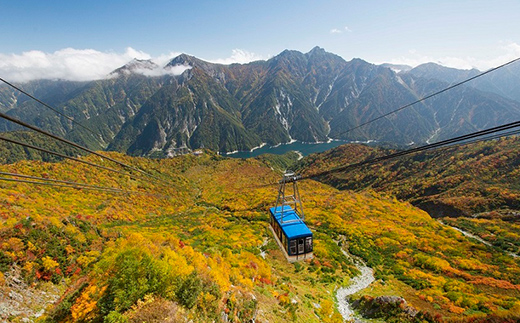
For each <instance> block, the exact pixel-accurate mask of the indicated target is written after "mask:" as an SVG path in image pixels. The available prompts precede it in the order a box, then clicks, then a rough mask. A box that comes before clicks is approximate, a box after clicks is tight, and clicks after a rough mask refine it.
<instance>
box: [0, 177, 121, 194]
mask: <svg viewBox="0 0 520 323" xmlns="http://www.w3.org/2000/svg"><path fill="white" fill-rule="evenodd" d="M0 175H4V176H13V177H20V178H27V179H33V180H40V181H45V182H52V183H60V184H67V185H72V186H76V187H78V188H83V187H85V188H91V189H97V190H103V191H115V192H120V193H124V192H126V191H125V190H122V189H119V188H115V187H107V186H98V185H90V184H85V183H78V182H74V181H63V180H58V179H53V178H45V177H38V176H31V175H25V174H18V173H8V172H0Z"/></svg>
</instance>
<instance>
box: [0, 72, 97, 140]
mask: <svg viewBox="0 0 520 323" xmlns="http://www.w3.org/2000/svg"><path fill="white" fill-rule="evenodd" d="M0 81H2V82H4V83H5V84H7V85H9V86H10V87H12V88H13V89H16V90H18V91H20V92H21V93H23V94H25V95H27V96H28V97H30V98H31V99H33V100H34V101H36V102H38V103H40V104H41V105H43V106H44V107H46V108H48V109H50V110H52V111H54V112H55V113H56V114H59V115H60V116H62V117H64V118H65V119H67V120H69V121H71V122H72V123H74V124H75V125H78V126H80V127H81V128H83V129H85V130H88V131H89V132H90V133H92V134H94V135H97V134H96V133H95V132H94V131H93V130H92V129H90V128H88V127H87V126H84V125H83V124H81V123H79V122H77V121H76V120H74V119H73V118H71V117H69V116H67V115H65V114H64V113H61V112H60V111H58V110H57V109H55V108H53V107H51V106H50V105H48V104H47V103H45V102H43V101H41V100H40V99H38V98H35V97H34V96H32V95H31V94H29V93H27V92H26V91H24V90H22V89H21V88H19V87H17V86H16V85H14V84H11V83H9V82H8V81H6V80H4V79H3V78H1V77H0Z"/></svg>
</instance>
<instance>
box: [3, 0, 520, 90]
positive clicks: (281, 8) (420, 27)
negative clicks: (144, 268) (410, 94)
mask: <svg viewBox="0 0 520 323" xmlns="http://www.w3.org/2000/svg"><path fill="white" fill-rule="evenodd" d="M0 30H1V31H2V32H1V33H0V74H7V75H12V76H13V77H14V78H18V79H21V80H23V79H24V78H25V79H30V78H34V77H36V76H35V75H42V74H45V73H51V75H50V77H61V76H60V75H61V74H59V73H60V72H59V71H58V70H60V69H61V70H62V71H65V70H67V69H71V68H73V66H64V65H67V64H69V65H76V66H78V71H69V73H71V74H73V75H75V76H73V77H72V78H76V79H81V78H82V76H81V75H84V76H85V77H84V78H85V79H88V78H95V76H94V75H88V73H89V72H95V73H97V74H96V75H102V74H103V73H106V70H108V71H109V70H110V69H112V68H115V67H117V66H120V65H122V63H123V64H124V62H125V61H128V60H129V59H131V57H132V56H136V57H138V58H153V59H156V60H159V61H161V60H162V61H164V60H165V59H167V58H170V57H171V56H173V55H175V54H177V53H180V52H185V53H189V54H191V55H194V56H197V57H200V58H203V59H206V60H209V61H213V62H222V63H230V62H247V61H250V60H252V59H267V58H269V57H271V56H273V55H276V54H278V53H279V52H281V51H283V50H284V49H295V50H299V51H302V52H307V51H309V50H310V49H311V48H312V47H314V46H320V47H323V48H325V49H326V50H327V51H329V52H332V53H335V54H338V55H340V56H342V57H343V58H344V59H346V60H350V59H352V58H354V57H359V58H362V59H364V60H366V61H369V62H372V63H383V62H393V63H406V64H411V65H417V64H420V63H424V62H426V61H434V62H438V63H441V64H443V65H446V66H452V67H458V68H470V67H477V68H480V69H487V68H490V67H492V66H495V65H498V64H500V63H503V62H505V61H507V60H510V59H512V58H515V57H516V56H520V45H519V44H520V1H518V0H514V1H513V0H511V1H507V0H495V1H489V0H488V1H480V0H473V1H454V0H452V1H444V0H437V1H433V0H432V1H425V0H414V1H411V0H410V1H390V0H386V1H383V0H380V1H370V0H368V1H361V0H359V1H333V0H324V1H317V0H316V1H311V0H299V1H291V0H289V1H270V0H266V1H245V0H242V1H227V0H221V1H216V0H215V1H165V0H157V1H133V0H126V1H123V0H117V1H108V0H105V1H97V0H91V1H48V0H47V1H41V0H39V1H7V0H0ZM60 64H61V65H60ZM88 64H97V67H92V68H89V67H88ZM46 66H47V67H46ZM52 69H54V70H55V71H54V74H52V73H53V72H52ZM95 73H94V74H95ZM91 74H92V73H91ZM42 77H43V76H42Z"/></svg>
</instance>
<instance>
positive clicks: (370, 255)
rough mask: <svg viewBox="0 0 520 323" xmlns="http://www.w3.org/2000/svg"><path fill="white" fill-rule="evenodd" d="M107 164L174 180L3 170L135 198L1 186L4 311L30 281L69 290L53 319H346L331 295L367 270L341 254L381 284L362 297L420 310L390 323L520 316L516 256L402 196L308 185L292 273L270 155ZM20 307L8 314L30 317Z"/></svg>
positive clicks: (75, 168) (80, 170) (75, 170)
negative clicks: (304, 229)
mask: <svg viewBox="0 0 520 323" xmlns="http://www.w3.org/2000/svg"><path fill="white" fill-rule="evenodd" d="M111 156H113V157H115V158H118V159H120V160H123V161H124V162H125V163H129V164H132V165H135V166H138V167H141V168H142V169H145V170H147V171H148V172H151V173H152V174H154V175H155V176H158V177H160V178H162V179H163V180H165V181H168V184H163V183H162V182H161V181H158V180H153V179H149V178H144V179H131V178H129V177H128V176H124V175H119V174H118V175H114V174H113V173H107V172H106V171H98V170H95V169H92V168H87V166H85V165H82V164H78V163H74V162H71V161H64V162H58V163H44V162H38V161H21V162H18V163H15V164H11V165H2V166H0V169H1V170H2V171H5V172H18V173H24V174H30V175H36V176H43V177H49V178H59V179H64V180H73V181H81V182H87V183H91V184H95V185H104V186H111V187H117V188H122V189H124V190H127V191H130V192H128V193H127V194H114V193H108V192H98V191H89V190H86V189H70V188H56V187H48V186H30V185H28V184H13V183H7V182H0V204H1V205H2V206H1V209H0V219H1V222H0V224H1V227H0V272H1V274H0V290H1V294H0V296H1V298H0V302H4V304H5V299H6V298H9V297H8V296H7V295H10V293H11V292H13V290H15V287H16V286H15V285H17V284H18V285H20V284H27V286H30V288H33V289H36V290H43V289H45V290H48V289H49V288H50V287H49V286H51V287H52V286H54V287H55V288H56V289H55V290H58V291H59V292H56V293H59V300H58V301H57V302H56V303H54V304H48V305H47V307H46V309H47V310H46V311H45V314H44V315H43V316H41V317H40V318H39V320H40V321H42V322H143V321H146V322H188V321H194V322H208V321H216V322H220V321H228V322H247V321H250V320H252V319H253V318H254V319H255V322H285V321H296V322H318V321H323V322H341V321H342V318H341V316H340V314H339V313H338V312H337V310H336V309H335V305H334V304H335V290H336V289H337V288H338V287H340V286H344V285H347V284H348V282H349V280H350V278H352V277H354V276H356V275H357V274H358V270H357V269H356V267H355V266H354V264H353V263H352V262H351V260H349V259H348V258H347V257H346V256H345V255H344V254H343V253H342V252H341V248H343V249H344V250H346V251H348V252H350V253H351V254H353V255H356V256H358V257H361V258H362V259H363V260H364V261H365V262H366V263H367V264H368V265H369V266H370V267H372V268H373V269H374V271H375V276H376V279H377V280H376V282H375V283H373V284H372V286H371V287H370V288H369V289H366V290H363V291H361V292H360V293H359V295H355V296H354V298H361V297H362V296H363V301H364V302H365V303H366V302H367V301H366V300H367V299H370V298H371V297H377V296H381V295H392V296H401V297H403V298H404V299H406V301H407V303H408V304H409V305H410V306H412V307H414V308H416V309H417V310H419V312H418V313H417V315H416V316H415V317H412V316H407V315H404V314H403V313H402V312H400V310H399V308H396V309H395V312H392V315H393V316H392V317H390V318H387V319H388V320H392V319H393V320H396V321H397V320H399V321H410V322H419V321H429V322H441V321H445V320H447V321H458V320H469V319H472V320H475V321H479V320H491V319H496V320H501V321H506V320H510V321H515V320H518V319H520V317H519V314H518V313H520V262H519V261H518V260H517V259H514V258H512V257H510V256H508V255H506V254H504V253H502V252H499V251H497V250H496V249H494V248H492V247H487V246H485V245H483V244H481V243H478V242H476V241H473V240H469V239H467V238H466V237H465V236H463V235H462V234H461V233H459V232H457V231H455V230H453V229H451V228H449V227H447V226H444V225H442V224H440V223H438V222H437V221H435V220H433V219H432V218H431V217H430V216H429V215H428V214H427V213H425V212H423V211H421V210H419V209H417V208H415V207H413V206H412V205H410V204H408V203H404V202H400V201H398V200H397V199H395V198H393V197H387V196H383V195H380V194H379V193H377V192H374V191H364V192H361V193H354V192H352V191H346V190H343V191H340V190H337V189H335V188H332V187H330V186H328V185H325V184H321V183H318V182H315V181H303V182H302V183H301V187H300V190H301V194H302V196H303V202H304V207H305V210H306V222H307V223H308V225H309V226H310V227H311V229H312V230H313V231H314V234H315V250H314V252H315V255H316V258H315V259H313V260H312V261H307V262H301V263H296V264H290V263H288V262H287V261H286V260H285V258H284V257H283V255H282V253H281V251H280V250H279V249H278V247H277V245H276V243H275V242H274V240H273V238H272V235H271V232H270V231H269V229H268V217H267V212H266V211H267V208H268V207H269V206H271V205H272V204H273V203H274V200H275V198H276V194H277V187H276V185H266V184H272V183H276V182H277V180H278V179H279V177H280V174H278V173H276V172H275V171H273V170H271V168H270V167H268V166H266V165H265V164H264V163H262V162H261V161H259V160H239V159H226V158H222V157H220V156H218V155H214V154H212V153H209V152H205V153H204V154H203V155H202V156H198V157H196V156H191V155H187V156H182V157H176V158H173V159H168V160H151V159H143V158H131V157H127V156H124V155H120V154H115V153H114V154H111ZM87 158H88V159H89V160H92V161H95V162H97V163H103V164H105V163H107V161H106V160H105V161H100V160H99V158H94V157H92V156H91V157H87ZM106 165H108V164H106ZM136 191H137V192H136ZM15 272H18V273H19V274H20V279H19V281H18V282H15V283H14V284H13V275H14V273H15ZM7 282H9V283H7ZM11 295H12V293H11ZM22 298H23V295H22ZM22 303H23V302H22ZM22 305H23V304H22ZM27 306H28V307H29V306H30V304H27ZM40 306H44V305H40ZM2 307H3V308H7V307H5V306H2ZM35 310H36V311H39V310H40V308H37V309H35ZM24 313H29V311H28V310H25V311H21V312H18V313H15V312H14V311H11V312H9V313H6V312H5V311H3V312H1V313H0V314H1V315H2V317H1V318H2V319H4V320H10V321H13V322H17V321H19V322H21V321H22V319H23V318H24V316H26V315H27V314H24ZM394 314H395V315H394Z"/></svg>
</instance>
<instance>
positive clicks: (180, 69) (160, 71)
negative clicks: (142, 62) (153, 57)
mask: <svg viewBox="0 0 520 323" xmlns="http://www.w3.org/2000/svg"><path fill="white" fill-rule="evenodd" d="M162 66H164V65H158V66H157V68H154V69H148V68H137V69H134V70H132V71H133V72H134V73H138V74H142V75H145V76H161V75H181V74H182V73H184V71H186V70H189V69H191V68H192V67H191V66H189V65H175V66H167V67H165V68H163V67H162Z"/></svg>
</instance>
